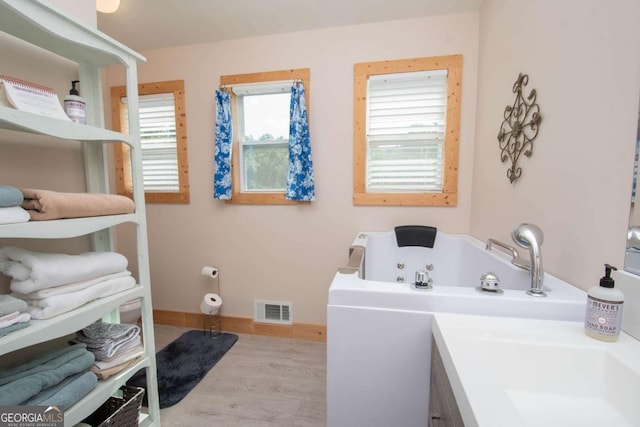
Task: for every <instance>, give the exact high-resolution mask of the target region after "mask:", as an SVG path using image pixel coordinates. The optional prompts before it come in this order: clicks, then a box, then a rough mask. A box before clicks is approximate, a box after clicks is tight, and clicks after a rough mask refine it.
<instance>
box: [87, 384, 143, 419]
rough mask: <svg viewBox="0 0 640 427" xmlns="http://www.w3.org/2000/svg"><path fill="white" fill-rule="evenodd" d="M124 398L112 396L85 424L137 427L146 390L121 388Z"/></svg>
mask: <svg viewBox="0 0 640 427" xmlns="http://www.w3.org/2000/svg"><path fill="white" fill-rule="evenodd" d="M120 390H121V391H122V397H116V396H111V397H110V398H109V399H108V400H107V401H106V402H104V403H103V404H102V406H100V407H99V408H98V409H96V411H95V412H94V413H93V414H91V415H89V417H88V418H87V419H85V420H84V421H83V422H84V423H87V424H89V425H92V426H96V427H137V426H138V418H139V416H140V407H141V406H142V398H143V397H144V389H143V388H140V387H129V386H122V387H120Z"/></svg>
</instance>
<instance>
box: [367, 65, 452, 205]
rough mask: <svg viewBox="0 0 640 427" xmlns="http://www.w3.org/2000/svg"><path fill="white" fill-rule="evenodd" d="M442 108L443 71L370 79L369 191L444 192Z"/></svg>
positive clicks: (444, 101)
mask: <svg viewBox="0 0 640 427" xmlns="http://www.w3.org/2000/svg"><path fill="white" fill-rule="evenodd" d="M446 112H447V70H434V71H420V72H410V73H398V74H383V75H375V76H371V77H370V78H369V79H368V82H367V175H366V186H367V188H366V190H367V192H371V193H394V192H396V193H397V192H402V193H419V192H441V191H442V188H443V169H444V149H443V148H444V147H443V146H444V132H445V124H446Z"/></svg>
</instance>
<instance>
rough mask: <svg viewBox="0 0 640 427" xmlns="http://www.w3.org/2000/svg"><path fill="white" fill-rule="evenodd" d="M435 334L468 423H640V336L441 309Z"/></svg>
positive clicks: (576, 426)
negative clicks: (602, 335)
mask: <svg viewBox="0 0 640 427" xmlns="http://www.w3.org/2000/svg"><path fill="white" fill-rule="evenodd" d="M433 337H434V340H435V342H436V345H437V347H438V350H439V352H440V355H441V356H442V360H443V364H444V367H445V370H446V372H447V376H448V377H449V380H450V383H451V385H452V389H453V393H454V396H455V398H456V402H457V403H458V407H459V409H460V413H461V415H462V418H463V421H464V425H465V426H466V427H525V426H526V427H532V426H540V427H600V426H605V425H606V426H616V427H631V426H638V425H640V406H638V404H637V399H638V396H640V341H638V340H636V339H634V338H633V337H631V336H630V335H628V334H626V333H624V332H623V333H621V334H620V337H619V340H618V341H617V342H616V343H607V342H602V341H598V340H595V339H592V338H590V337H587V336H586V335H585V333H584V324H583V322H571V321H557V320H539V319H522V318H519V319H515V318H510V319H508V320H507V319H502V318H497V317H490V316H469V315H461V314H443V313H436V314H435V316H434V322H433Z"/></svg>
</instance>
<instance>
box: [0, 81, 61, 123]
mask: <svg viewBox="0 0 640 427" xmlns="http://www.w3.org/2000/svg"><path fill="white" fill-rule="evenodd" d="M0 91H1V92H2V96H4V97H6V99H7V101H9V104H10V106H12V107H13V108H15V109H17V110H20V111H24V112H27V113H34V114H40V115H41V116H47V117H52V118H55V119H61V120H66V121H71V119H70V118H69V116H67V115H66V114H65V112H64V110H63V109H62V105H60V100H59V99H58V95H56V93H55V92H54V91H53V89H50V88H48V87H45V86H40V85H37V84H34V83H30V82H27V81H24V80H20V79H16V78H13V77H8V76H3V75H0ZM0 103H1V101H0Z"/></svg>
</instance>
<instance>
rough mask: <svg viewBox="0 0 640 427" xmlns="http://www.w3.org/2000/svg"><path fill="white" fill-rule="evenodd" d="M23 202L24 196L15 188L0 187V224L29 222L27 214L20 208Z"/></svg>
mask: <svg viewBox="0 0 640 427" xmlns="http://www.w3.org/2000/svg"><path fill="white" fill-rule="evenodd" d="M23 200H24V196H23V194H22V192H21V191H20V190H18V189H17V188H15V187H11V186H9V185H0V224H16V223H20V222H27V221H29V219H30V215H29V212H27V211H26V210H25V209H23V208H22V207H21V206H20V205H21V204H22V202H23Z"/></svg>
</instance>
